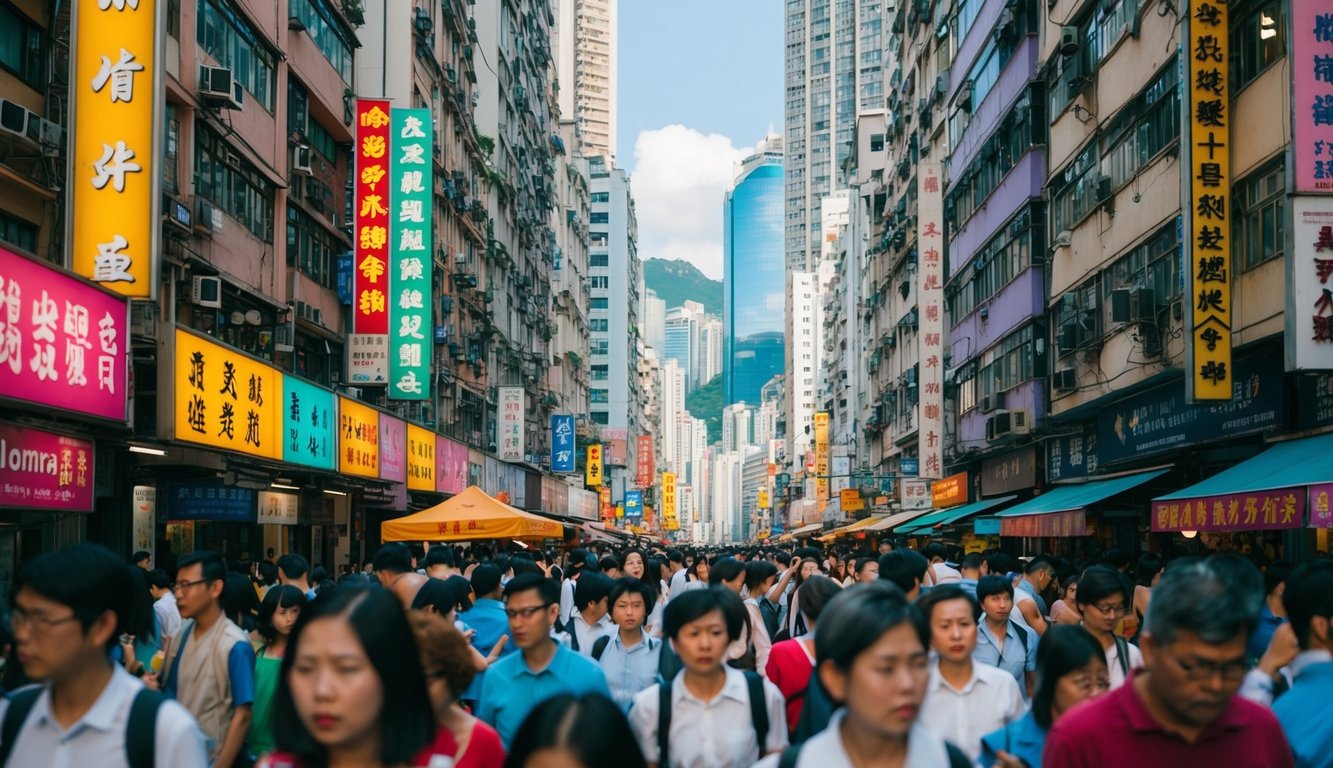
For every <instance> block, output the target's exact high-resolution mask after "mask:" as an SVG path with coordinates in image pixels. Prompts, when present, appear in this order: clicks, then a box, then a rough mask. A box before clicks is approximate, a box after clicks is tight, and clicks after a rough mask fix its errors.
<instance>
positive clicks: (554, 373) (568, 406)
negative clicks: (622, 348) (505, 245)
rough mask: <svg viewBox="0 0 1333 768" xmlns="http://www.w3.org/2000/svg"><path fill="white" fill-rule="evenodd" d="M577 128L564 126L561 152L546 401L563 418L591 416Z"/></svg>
mask: <svg viewBox="0 0 1333 768" xmlns="http://www.w3.org/2000/svg"><path fill="white" fill-rule="evenodd" d="M576 131H577V127H576V126H575V124H574V121H573V120H561V121H560V144H559V145H557V147H556V150H557V151H556V173H555V183H556V206H555V210H554V211H552V213H551V226H552V227H553V228H554V230H555V233H556V247H555V250H554V253H553V263H552V269H551V294H552V297H551V302H552V304H553V305H554V309H555V314H554V315H553V317H552V318H551V322H552V324H553V326H554V327H553V329H552V338H551V344H550V362H549V366H550V367H549V368H548V369H547V372H546V392H545V393H544V394H543V399H544V400H546V401H548V402H550V403H551V405H552V407H553V408H554V409H555V411H556V412H558V413H573V414H585V413H587V412H588V369H587V366H585V365H583V361H584V360H586V359H587V358H588V339H589V337H588V322H587V317H588V291H587V290H586V288H585V287H584V286H586V285H587V284H588V218H589V215H590V208H589V200H588V179H587V176H586V175H585V174H584V169H585V167H586V166H585V164H584V162H583V158H582V157H579V156H578V155H575V154H573V153H571V152H570V147H572V146H574V135H575V133H576Z"/></svg>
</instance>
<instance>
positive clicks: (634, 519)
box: [625, 491, 643, 525]
mask: <svg viewBox="0 0 1333 768" xmlns="http://www.w3.org/2000/svg"><path fill="white" fill-rule="evenodd" d="M642 520H643V491H625V522H626V523H627V524H629V525H638V524H639V523H640V521H642Z"/></svg>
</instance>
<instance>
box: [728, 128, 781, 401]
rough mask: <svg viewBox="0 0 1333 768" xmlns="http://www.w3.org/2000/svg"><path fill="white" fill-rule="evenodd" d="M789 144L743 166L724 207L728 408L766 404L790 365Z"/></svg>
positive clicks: (764, 147) (770, 145) (768, 143)
mask: <svg viewBox="0 0 1333 768" xmlns="http://www.w3.org/2000/svg"><path fill="white" fill-rule="evenodd" d="M782 162H783V161H782V137H781V136H775V135H769V136H766V137H765V138H764V140H763V141H761V142H759V146H758V147H757V148H756V150H755V153H754V154H753V155H751V156H749V157H747V158H745V160H744V161H742V162H741V164H740V167H739V169H738V172H737V174H736V177H735V181H734V182H733V183H732V185H731V187H730V188H729V189H728V190H727V193H726V197H725V198H724V200H723V207H722V228H723V258H724V262H723V271H724V275H723V288H722V291H723V293H722V327H723V344H724V347H725V348H724V351H723V362H722V375H723V385H722V386H723V393H722V403H723V404H724V405H730V404H731V403H735V402H739V401H742V400H747V401H749V402H752V403H757V402H759V390H760V389H761V388H763V386H764V384H766V383H767V382H768V380H769V379H771V378H773V376H774V375H776V374H778V373H781V371H782V365H783V348H784V345H783V327H782V315H781V314H780V311H781V310H782V308H783V305H784V301H783V282H784V280H785V275H786V263H785V261H784V259H783V255H782V234H781V233H782V184H783V181H782V168H783V165H782Z"/></svg>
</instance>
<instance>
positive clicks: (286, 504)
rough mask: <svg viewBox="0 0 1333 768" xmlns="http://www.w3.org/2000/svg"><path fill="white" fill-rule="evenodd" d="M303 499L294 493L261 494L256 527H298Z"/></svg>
mask: <svg viewBox="0 0 1333 768" xmlns="http://www.w3.org/2000/svg"><path fill="white" fill-rule="evenodd" d="M300 503H301V497H300V496H297V495H296V494H294V493H273V492H271V491H260V492H259V506H258V508H257V510H256V513H255V524H256V525H296V524H297V522H298V521H299V520H300V518H301V514H300Z"/></svg>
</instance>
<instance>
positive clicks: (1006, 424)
mask: <svg viewBox="0 0 1333 768" xmlns="http://www.w3.org/2000/svg"><path fill="white" fill-rule="evenodd" d="M1031 431H1032V427H1031V425H1030V423H1029V420H1028V412H1027V411H999V412H997V413H996V414H995V415H994V416H991V417H990V418H989V419H986V439H987V440H992V441H993V440H1001V439H1004V438H1007V437H1013V436H1015V435H1026V434H1028V433H1029V432H1031Z"/></svg>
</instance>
